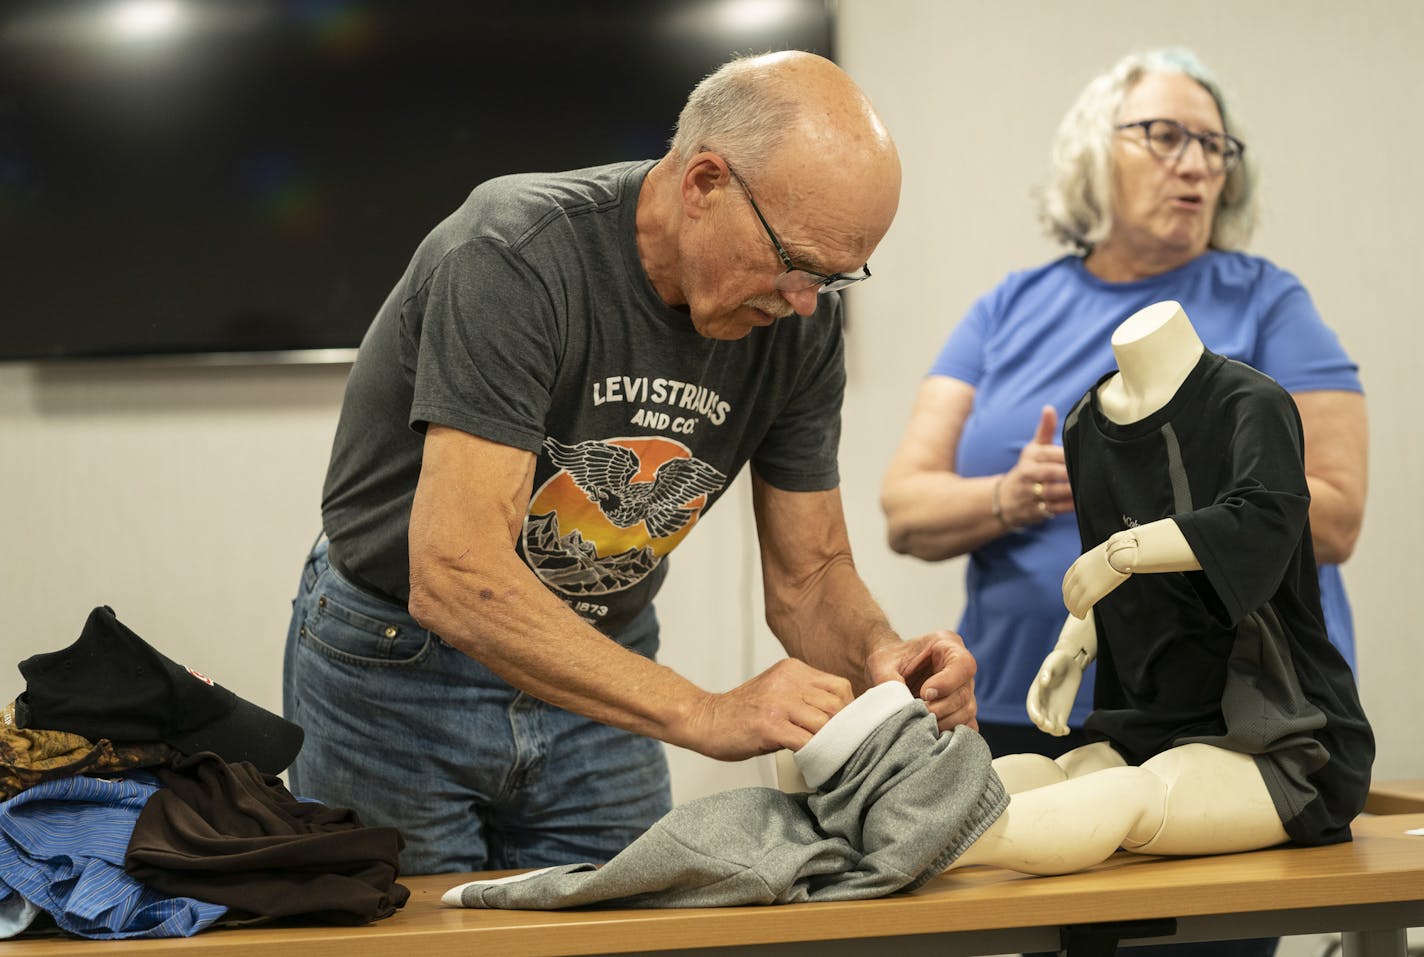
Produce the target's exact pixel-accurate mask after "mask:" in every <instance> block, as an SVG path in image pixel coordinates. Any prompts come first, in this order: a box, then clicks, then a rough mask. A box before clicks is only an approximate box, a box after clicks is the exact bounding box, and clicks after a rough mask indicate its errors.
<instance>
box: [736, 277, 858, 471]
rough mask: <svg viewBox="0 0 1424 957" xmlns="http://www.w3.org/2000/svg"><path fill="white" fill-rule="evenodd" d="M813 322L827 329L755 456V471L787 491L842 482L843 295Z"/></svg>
mask: <svg viewBox="0 0 1424 957" xmlns="http://www.w3.org/2000/svg"><path fill="white" fill-rule="evenodd" d="M782 321H783V322H784V321H785V320H782ZM809 321H811V322H817V323H825V324H826V327H825V328H826V329H827V330H828V332H827V333H826V334H825V335H822V336H818V337H816V338H815V339H814V340H813V342H814V343H815V345H816V346H817V347H816V348H815V349H813V350H809V351H808V352H807V353H806V355H805V358H804V361H803V362H802V363H801V365H800V368H799V369H798V372H797V376H796V383H797V384H796V388H795V389H794V390H793V392H792V394H791V399H790V401H788V402H787V404H786V406H785V407H784V408H783V409H782V411H781V413H780V414H779V415H777V417H776V418H775V420H774V421H773V422H772V423H771V426H770V428H768V429H767V432H766V435H765V436H764V437H763V438H762V441H761V443H760V444H759V445H758V446H757V449H756V452H755V453H754V454H753V455H752V467H753V468H754V469H755V470H756V474H757V475H758V476H760V477H761V478H762V479H764V480H765V481H767V482H769V483H771V484H772V485H774V486H776V487H777V488H779V489H782V490H784V491H787V492H821V491H825V490H827V489H833V488H836V487H837V486H838V485H839V484H840V469H839V466H838V464H837V463H838V458H839V454H840V442H841V402H842V401H843V400H844V398H845V382H846V373H845V336H844V334H843V332H842V328H841V305H840V300H839V298H838V297H837V299H836V302H835V305H834V306H833V308H832V311H831V315H830V316H821V315H819V314H818V315H817V316H815V317H813V318H812V319H811V320H809Z"/></svg>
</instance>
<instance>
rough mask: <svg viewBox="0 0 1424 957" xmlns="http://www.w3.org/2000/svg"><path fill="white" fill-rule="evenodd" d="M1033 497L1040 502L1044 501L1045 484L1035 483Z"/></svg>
mask: <svg viewBox="0 0 1424 957" xmlns="http://www.w3.org/2000/svg"><path fill="white" fill-rule="evenodd" d="M1033 497H1034V498H1036V499H1038V500H1039V501H1040V502H1041V501H1043V483H1042V482H1034V483H1033Z"/></svg>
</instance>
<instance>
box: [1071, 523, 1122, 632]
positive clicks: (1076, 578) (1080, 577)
mask: <svg viewBox="0 0 1424 957" xmlns="http://www.w3.org/2000/svg"><path fill="white" fill-rule="evenodd" d="M1119 534H1121V533H1119ZM1116 538H1117V536H1116V535H1115V536H1113V538H1109V539H1108V540H1107V541H1105V542H1103V543H1102V544H1101V545H1099V546H1098V547H1097V548H1094V549H1092V550H1091V551H1088V552H1084V553H1083V554H1082V555H1079V556H1078V560H1077V561H1075V562H1074V563H1073V564H1072V565H1070V566H1069V568H1068V573H1067V574H1066V575H1064V576H1063V604H1064V605H1065V606H1067V608H1068V610H1069V611H1070V612H1072V613H1073V616H1074V617H1075V618H1082V617H1083V616H1085V615H1086V614H1087V613H1088V611H1089V610H1090V609H1091V608H1092V607H1093V606H1094V605H1096V604H1097V603H1098V602H1099V601H1101V600H1102V599H1103V597H1104V596H1106V595H1107V594H1109V593H1110V592H1111V591H1112V590H1113V589H1114V588H1116V587H1117V586H1119V585H1121V584H1122V583H1123V582H1125V581H1127V580H1128V578H1129V577H1131V575H1130V574H1124V573H1123V572H1120V571H1118V570H1117V568H1115V567H1114V565H1119V564H1120V565H1122V566H1123V567H1128V568H1130V567H1131V566H1132V561H1133V560H1135V559H1136V556H1137V543H1136V540H1133V541H1132V545H1131V549H1130V550H1128V549H1127V548H1125V547H1123V546H1122V545H1121V543H1120V542H1115V541H1114V540H1115V539H1116Z"/></svg>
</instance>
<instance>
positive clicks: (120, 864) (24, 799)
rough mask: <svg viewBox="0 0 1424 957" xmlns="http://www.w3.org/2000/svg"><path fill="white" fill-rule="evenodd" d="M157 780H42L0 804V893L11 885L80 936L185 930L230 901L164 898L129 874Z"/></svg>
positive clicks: (203, 923) (180, 933)
mask: <svg viewBox="0 0 1424 957" xmlns="http://www.w3.org/2000/svg"><path fill="white" fill-rule="evenodd" d="M156 790H158V781H157V779H156V778H155V777H153V775H151V774H149V773H147V772H142V771H139V772H132V773H130V774H128V775H126V776H124V777H120V778H91V777H84V776H76V777H68V778H58V779H54V780H48V781H42V782H40V783H39V784H36V785H35V786H34V787H31V788H27V789H26V790H24V791H21V792H20V793H19V794H17V795H15V796H14V797H13V798H11V799H10V800H8V801H5V802H4V803H0V898H3V897H6V896H8V895H7V894H5V893H4V890H5V889H7V888H8V889H9V890H12V891H13V892H14V893H16V894H18V895H20V896H21V897H23V898H24V899H25V900H28V901H30V902H31V903H33V904H35V905H36V906H38V907H39V908H41V909H42V910H45V911H48V912H49V914H50V915H51V916H52V917H53V918H54V920H55V923H57V924H58V925H59V926H60V927H61V928H62V929H64V930H66V931H69V932H70V933H72V934H78V935H79V936H81V937H96V938H116V937H188V936H191V935H193V934H195V933H197V932H198V931H200V930H202V929H203V928H204V927H207V926H208V925H209V924H211V923H212V922H213V921H215V920H217V919H218V918H219V917H221V916H222V915H223V914H224V913H226V911H227V908H225V907H221V906H219V905H217V904H209V903H206V902H203V901H198V900H194V899H192V898H189V897H177V898H173V897H164V896H163V895H162V894H160V893H158V892H157V891H155V890H152V889H151V888H148V887H146V886H144V885H143V884H140V883H139V882H138V881H136V880H134V879H133V878H132V877H129V876H128V875H127V874H125V873H124V852H125V851H126V850H127V849H128V844H129V837H130V836H131V835H132V834H133V829H134V822H135V821H137V820H138V815H139V812H140V811H141V810H143V806H144V804H145V803H146V802H147V801H148V798H149V796H150V795H152V794H153V792H154V791H156Z"/></svg>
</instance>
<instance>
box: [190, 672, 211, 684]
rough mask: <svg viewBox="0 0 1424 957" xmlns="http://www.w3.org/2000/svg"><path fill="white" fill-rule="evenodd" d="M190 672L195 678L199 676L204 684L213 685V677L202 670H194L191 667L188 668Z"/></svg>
mask: <svg viewBox="0 0 1424 957" xmlns="http://www.w3.org/2000/svg"><path fill="white" fill-rule="evenodd" d="M188 674H190V675H192V676H193V677H194V678H197V679H198V680H199V681H201V682H202V683H203V684H205V685H209V686H211V685H212V683H213V679H211V678H209V677H208V676H207V675H205V674H203V673H202V672H201V671H194V670H193V669H192V668H189V669H188Z"/></svg>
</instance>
